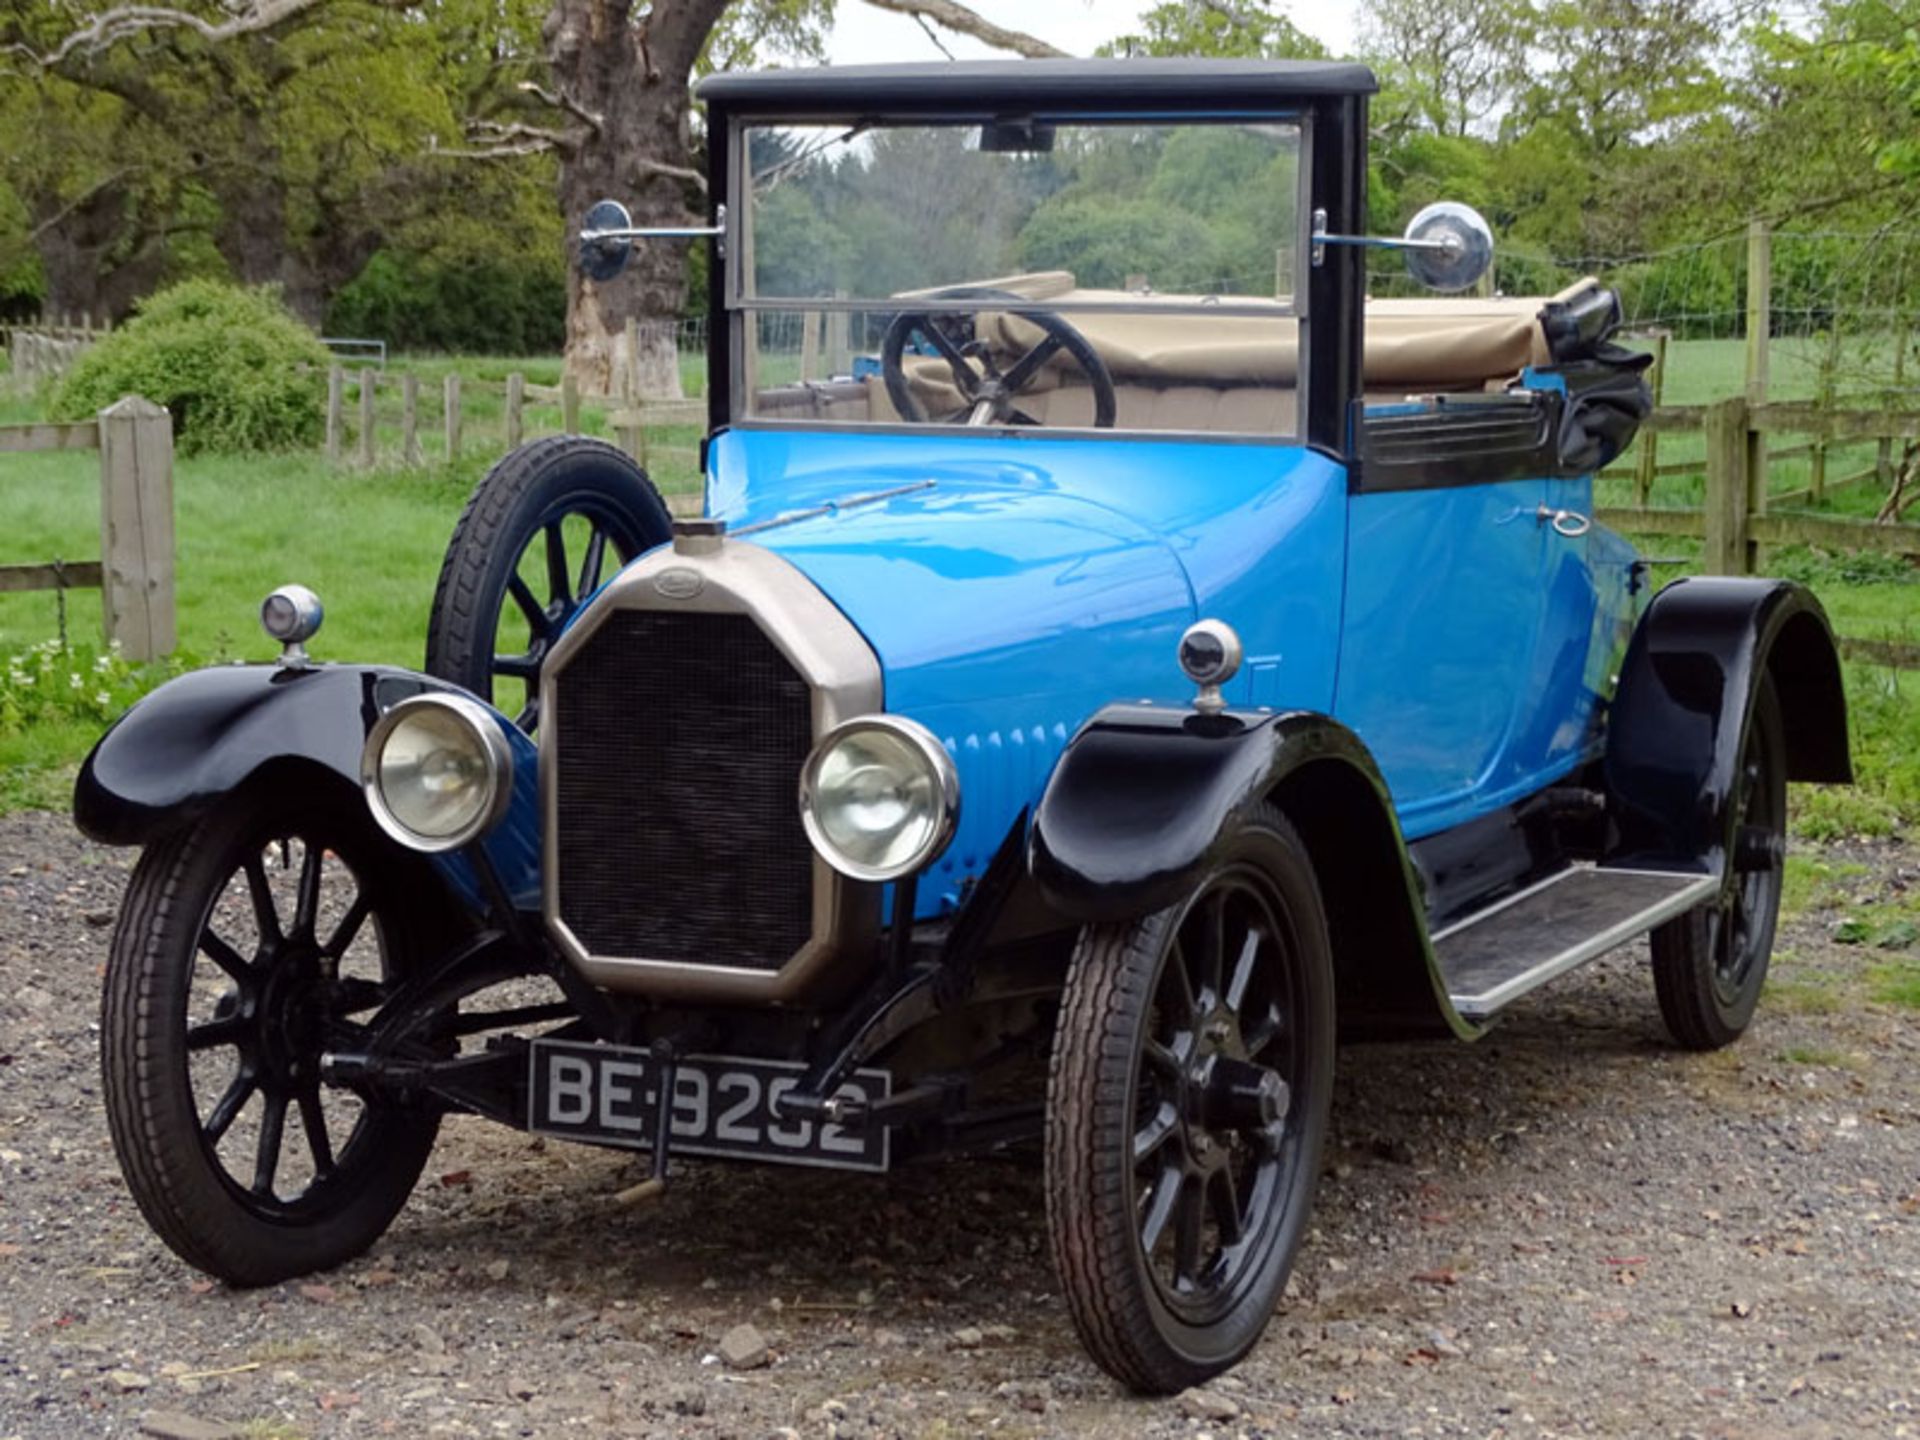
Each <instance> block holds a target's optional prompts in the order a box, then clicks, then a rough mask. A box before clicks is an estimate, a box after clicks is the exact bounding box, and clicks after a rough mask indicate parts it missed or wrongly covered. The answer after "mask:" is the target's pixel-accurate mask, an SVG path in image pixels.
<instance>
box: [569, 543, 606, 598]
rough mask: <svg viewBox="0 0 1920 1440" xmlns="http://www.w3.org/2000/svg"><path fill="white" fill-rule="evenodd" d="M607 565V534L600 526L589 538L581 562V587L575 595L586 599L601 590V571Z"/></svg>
mask: <svg viewBox="0 0 1920 1440" xmlns="http://www.w3.org/2000/svg"><path fill="white" fill-rule="evenodd" d="M606 563H607V532H606V531H604V530H602V529H601V528H600V527H599V526H598V525H596V526H594V527H593V534H592V535H590V536H589V537H588V538H587V553H586V554H585V556H583V557H582V559H581V561H580V585H579V588H578V589H576V590H575V591H574V592H573V593H574V594H576V595H578V596H579V597H580V598H581V599H583V600H584V599H585V598H586V597H587V596H589V595H591V594H592V593H593V592H594V591H596V590H598V589H599V588H600V571H601V568H602V567H603V566H604V565H605V564H606Z"/></svg>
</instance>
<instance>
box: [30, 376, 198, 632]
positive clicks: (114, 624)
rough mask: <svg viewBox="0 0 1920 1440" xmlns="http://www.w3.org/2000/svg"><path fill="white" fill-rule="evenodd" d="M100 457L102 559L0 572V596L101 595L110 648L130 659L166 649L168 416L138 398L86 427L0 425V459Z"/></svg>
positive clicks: (169, 595) (169, 614) (169, 626)
mask: <svg viewBox="0 0 1920 1440" xmlns="http://www.w3.org/2000/svg"><path fill="white" fill-rule="evenodd" d="M46 450H98V451H99V452H100V558H99V559H98V560H83V561H60V560H55V561H52V562H48V563H41V564H33V565H0V592H8V591H15V592H17V591H22V590H70V589H75V588H86V589H91V588H95V587H97V588H98V589H99V590H100V610H101V617H102V620H103V622H104V626H105V629H106V635H107V640H108V643H110V644H114V643H117V644H118V645H119V646H120V649H121V653H123V654H124V655H125V656H126V657H127V658H128V659H129V660H154V659H157V658H159V657H160V656H162V655H165V654H167V653H168V652H169V651H171V650H172V649H173V646H174V640H175V629H174V594H173V591H174V584H173V581H174V576H173V554H174V547H173V417H172V416H170V415H169V414H168V413H167V412H166V410H165V409H164V408H163V407H161V406H159V405H155V404H154V403H153V402H152V401H150V400H145V399H142V398H141V397H140V396H138V395H128V396H126V397H124V398H123V399H120V400H117V401H115V402H114V403H113V404H111V405H109V406H108V407H107V408H106V409H104V410H102V411H101V412H100V413H99V415H98V416H97V417H96V418H94V419H93V420H90V421H78V422H74V423H68V424H47V425H0V454H3V453H14V454H19V453H23V452H29V451H46Z"/></svg>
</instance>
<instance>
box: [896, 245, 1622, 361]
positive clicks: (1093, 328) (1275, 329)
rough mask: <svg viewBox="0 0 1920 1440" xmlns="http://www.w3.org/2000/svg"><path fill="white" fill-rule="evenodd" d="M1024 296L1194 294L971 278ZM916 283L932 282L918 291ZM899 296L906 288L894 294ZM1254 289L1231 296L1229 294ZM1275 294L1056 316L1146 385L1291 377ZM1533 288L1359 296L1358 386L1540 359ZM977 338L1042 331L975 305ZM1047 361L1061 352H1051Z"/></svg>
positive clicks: (1168, 298) (1288, 342) (1011, 345)
mask: <svg viewBox="0 0 1920 1440" xmlns="http://www.w3.org/2000/svg"><path fill="white" fill-rule="evenodd" d="M972 283H973V284H975V285H977V286H979V287H981V288H990V289H995V290H1005V291H1008V292H1010V293H1012V294H1015V295H1019V296H1022V297H1023V298H1026V299H1031V300H1042V301H1048V300H1064V301H1074V300H1088V301H1115V300H1125V301H1129V302H1134V303H1141V304H1145V305H1149V306H1153V305H1166V306H1169V307H1171V306H1175V305H1180V306H1187V307H1191V306H1193V305H1194V304H1195V303H1196V301H1197V302H1198V303H1200V304H1203V305H1204V304H1205V303H1206V302H1205V301H1204V300H1203V299H1200V297H1196V296H1192V295H1137V294H1131V293H1128V292H1125V291H1119V290H1081V289H1078V288H1077V287H1076V286H1075V284H1074V278H1073V276H1072V275H1071V274H1069V273H1068V272H1066V271H1064V270H1054V271H1043V272H1039V273H1035V274H1030V275H1011V276H1003V277H1001V278H998V279H993V280H981V281H976V282H972ZM1598 283H1599V282H1598V281H1596V280H1593V279H1591V278H1588V279H1583V280H1581V281H1580V282H1579V283H1578V284H1576V285H1572V286H1569V287H1568V288H1567V289H1566V290H1564V291H1562V292H1561V293H1560V294H1559V295H1556V296H1553V297H1552V298H1553V299H1555V300H1560V301H1565V300H1569V299H1571V298H1572V297H1574V296H1576V295H1578V294H1580V293H1581V292H1582V291H1584V290H1586V289H1588V288H1590V287H1592V286H1594V285H1597V284H1598ZM921 293H923V294H926V293H933V292H921ZM901 298H907V297H905V296H902V297H901ZM1262 303H1263V302H1261V301H1259V300H1257V299H1256V300H1249V299H1245V298H1242V297H1239V296H1235V297H1233V304H1235V305H1250V304H1251V305H1259V304H1262ZM1265 303H1270V304H1273V306H1274V310H1275V316H1274V319H1273V320H1264V319H1260V318H1258V317H1244V316H1221V317H1220V318H1218V319H1212V318H1209V317H1206V316H1197V315H1194V314H1192V313H1191V312H1189V313H1186V314H1180V315H1168V316H1165V317H1164V318H1163V317H1161V316H1158V315H1153V314H1150V313H1147V314H1142V313H1138V312H1136V313H1132V314H1125V315H1112V314H1072V313H1069V314H1068V315H1066V316H1064V317H1063V318H1065V319H1067V320H1068V321H1069V322H1070V323H1071V324H1072V325H1073V327H1074V328H1075V329H1076V330H1078V331H1080V332H1081V333H1082V334H1083V335H1085V336H1086V337H1087V339H1088V340H1089V341H1091V342H1092V344H1093V346H1094V348H1095V349H1096V350H1098V351H1099V352H1100V357H1101V358H1102V359H1103V360H1105V361H1106V362H1107V368H1108V369H1109V370H1110V371H1112V372H1113V376H1114V378H1115V379H1116V380H1122V381H1134V382H1138V383H1142V384H1149V385H1182V384H1185V385H1194V384H1198V385H1215V386H1229V385H1292V384H1295V383H1296V382H1297V381H1298V379H1299V374H1300V355H1299V345H1298V343H1297V336H1296V331H1295V328H1294V326H1293V324H1292V322H1291V321H1290V320H1288V319H1287V318H1286V317H1285V316H1284V315H1282V314H1281V313H1279V312H1280V311H1281V309H1282V307H1281V306H1280V305H1279V304H1278V303H1277V302H1265ZM1546 303H1547V301H1546V300H1544V299H1540V298H1526V299H1504V298H1502V299H1461V300H1456V299H1444V300H1440V299H1435V300H1369V301H1368V302H1367V338H1366V351H1365V356H1366V361H1365V363H1366V386H1367V389H1368V390H1402V389H1405V390H1418V389H1423V388H1426V389H1442V390H1464V389H1478V388H1480V387H1482V386H1485V385H1487V384H1490V383H1495V382H1498V381H1503V380H1506V379H1509V378H1511V377H1512V376H1515V375H1518V374H1519V373H1520V371H1521V370H1522V369H1523V368H1524V367H1526V366H1528V365H1544V364H1546V363H1547V361H1548V355H1547V342H1546V336H1545V334H1544V333H1543V332H1542V331H1541V329H1540V322H1539V314H1540V308H1541V306H1543V305H1545V304H1546ZM981 327H982V330H983V331H984V332H985V336H986V338H987V339H988V340H989V341H990V342H991V343H992V344H994V345H995V347H996V348H1002V349H1005V350H1008V351H1014V350H1021V351H1024V350H1026V349H1027V348H1029V347H1030V346H1032V345H1034V344H1035V343H1037V342H1038V340H1039V338H1040V331H1039V330H1038V329H1037V328H1036V327H1035V326H1034V325H1033V324H1032V323H1031V322H1030V321H1027V320H1023V319H1022V318H1020V317H1019V316H1017V315H1008V314H1004V313H1002V314H986V315H983V316H982V321H981ZM1055 364H1056V365H1061V366H1066V365H1070V364H1071V362H1070V361H1067V360H1065V358H1064V357H1058V358H1057V359H1056V361H1055Z"/></svg>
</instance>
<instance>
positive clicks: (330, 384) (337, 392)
mask: <svg viewBox="0 0 1920 1440" xmlns="http://www.w3.org/2000/svg"><path fill="white" fill-rule="evenodd" d="M346 388H347V372H346V371H345V370H343V369H341V368H340V367H339V366H338V365H329V366H328V367H327V459H329V460H334V461H337V460H339V458H340V429H341V424H342V421H341V415H340V407H341V401H342V399H343V398H344V396H345V392H346Z"/></svg>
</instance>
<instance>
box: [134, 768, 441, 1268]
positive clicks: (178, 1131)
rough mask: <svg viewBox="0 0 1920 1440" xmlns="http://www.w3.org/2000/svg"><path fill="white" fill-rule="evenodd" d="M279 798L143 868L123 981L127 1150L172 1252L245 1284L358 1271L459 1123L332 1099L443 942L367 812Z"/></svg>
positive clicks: (230, 805)
mask: <svg viewBox="0 0 1920 1440" xmlns="http://www.w3.org/2000/svg"><path fill="white" fill-rule="evenodd" d="M356 809H358V807H356V806H353V805H351V804H348V803H342V802H340V801H337V800H335V799H334V798H333V797H331V796H326V797H321V796H314V795H312V794H308V793H300V792H297V791H296V792H295V793H293V794H291V795H290V794H288V793H286V792H285V791H284V790H279V789H270V788H265V787H263V788H260V789H257V790H254V791H252V792H250V793H243V794H241V795H237V796H234V797H230V798H229V800H228V801H227V802H225V803H224V804H223V805H222V806H221V807H220V808H219V809H217V810H216V811H214V812H213V813H212V814H211V815H210V816H208V817H207V818H206V819H204V820H202V821H200V822H199V823H197V824H195V825H193V826H192V827H190V828H188V829H187V830H185V831H183V832H180V833H178V834H176V835H173V836H171V837H169V838H168V839H166V840H163V841H161V842H159V843H158V844H156V845H154V846H152V847H150V848H149V849H148V850H147V852H146V853H145V854H144V855H142V856H141V858H140V863H139V865H138V866H137V867H136V868H135V870H134V873H133V878H132V881H131V882H130V884H129V886H128V890H127V895H126V898H125V900H124V902H123V904H122V907H121V912H120V922H119V926H118V928H117V929H116V930H115V932H114V939H113V948H112V952H111V955H110V957H109V960H108V965H107V984H106V995H105V1003H104V1006H103V1011H102V1021H101V1062H102V1071H103V1079H104V1088H105V1091H106V1100H107V1117H108V1120H109V1122H110V1125H111V1129H112V1132H113V1144H114V1150H115V1151H116V1153H117V1154H118V1156H119V1159H120V1168H121V1170H122V1172H123V1173H124V1174H125V1176H126V1179H127V1184H128V1187H129V1188H130V1189H131V1190H132V1191H133V1197H134V1199H135V1200H136V1201H137V1202H138V1203H139V1206H140V1210H141V1213H142V1214H144V1215H145V1216H146V1218H147V1222H148V1223H149V1224H150V1225H152V1227H153V1228H154V1230H155V1231H156V1232H157V1233H158V1234H159V1236H160V1238H161V1239H163V1240H165V1241H166V1243H167V1244H168V1245H169V1246H171V1247H172V1248H173V1250H174V1251H175V1252H176V1253H177V1254H179V1255H180V1256H181V1257H182V1258H183V1259H185V1260H186V1261H187V1262H188V1263H190V1264H192V1265H195V1266H197V1267H199V1268H200V1269H202V1270H204V1271H206V1272H207V1273H209V1274H211V1275H216V1276H218V1277H220V1278H221V1279H223V1280H228V1281H231V1282H232V1283H234V1284H238V1285H265V1284H271V1283H273V1282H275V1281H278V1280H283V1279H286V1278H287V1277H289V1276H293V1275H300V1274H305V1273H307V1272H309V1271H313V1270H319V1269H324V1268H326V1267H328V1266H331V1265H337V1264H339V1263H340V1262H341V1261H344V1260H347V1259H349V1258H351V1257H352V1256H354V1255H357V1254H359V1253H360V1252H361V1251H363V1250H365V1249H366V1248H367V1247H368V1246H369V1245H371V1244H372V1243H373V1242H374V1241H375V1240H377V1239H378V1238H379V1237H380V1235H381V1233H382V1232H383V1231H385V1229H386V1228H387V1226H388V1224H389V1223H390V1222H391V1221H392V1219H393V1217H394V1215H395V1214H396V1213H397V1212H398V1211H399V1209H400V1207H401V1206H402V1205H403V1204H404V1203H405V1202H406V1199H407V1195H408V1193H409V1192H410V1191H411V1190H412V1188H413V1183H414V1181H415V1180H416V1179H417V1178H418V1177H419V1174H420V1170H421V1167H422V1166H424V1165H425V1164H426V1161H427V1155H428V1152H429V1151H430V1150H431V1149H432V1147H433V1141H434V1135H435V1132H436V1131H437V1129H438V1126H439V1120H438V1117H437V1115H435V1114H433V1113H431V1112H416V1111H399V1110H394V1109H390V1108H384V1107H380V1106H376V1105H371V1104H369V1103H368V1102H367V1101H365V1100H363V1099H362V1098H361V1097H360V1096H358V1095H355V1094H352V1093H350V1092H347V1091H342V1090H336V1089H332V1088H329V1087H327V1086H324V1085H323V1084H322V1083H321V1079H320V1057H321V1054H322V1053H323V1052H324V1051H326V1050H328V1049H338V1048H362V1044H363V1040H364V1034H365V1032H364V1029H363V1025H364V1022H365V1021H366V1020H367V1019H368V1018H370V1016H371V1015H372V1013H373V1012H374V1011H375V1010H376V1009H377V1008H378V1007H379V1005H380V1004H381V1002H382V1001H383V1000H384V999H385V998H386V997H387V995H388V994H389V993H390V991H391V989H392V988H393V985H394V983H395V982H396V981H397V980H398V978H399V977H400V975H401V974H402V972H403V971H404V970H406V969H407V968H408V967H409V965H410V964H413V963H417V962H418V961H420V960H422V959H424V958H426V957H425V956H424V955H423V954H422V953H421V947H423V946H424V945H425V944H426V943H427V937H428V933H429V927H428V926H427V925H425V924H423V923H422V918H423V916H422V912H421V910H420V909H419V902H418V900H417V898H416V897H415V896H413V895H411V894H409V892H408V889H407V877H408V873H409V871H408V867H404V866H399V865H396V864H395V863H394V858H393V855H392V853H391V847H390V846H389V845H387V844H386V843H385V842H383V841H382V840H381V839H380V838H379V837H378V836H377V835H375V833H374V832H373V831H372V829H371V827H370V826H369V824H368V822H367V820H366V818H365V815H364V812H363V811H362V812H361V813H356Z"/></svg>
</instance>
